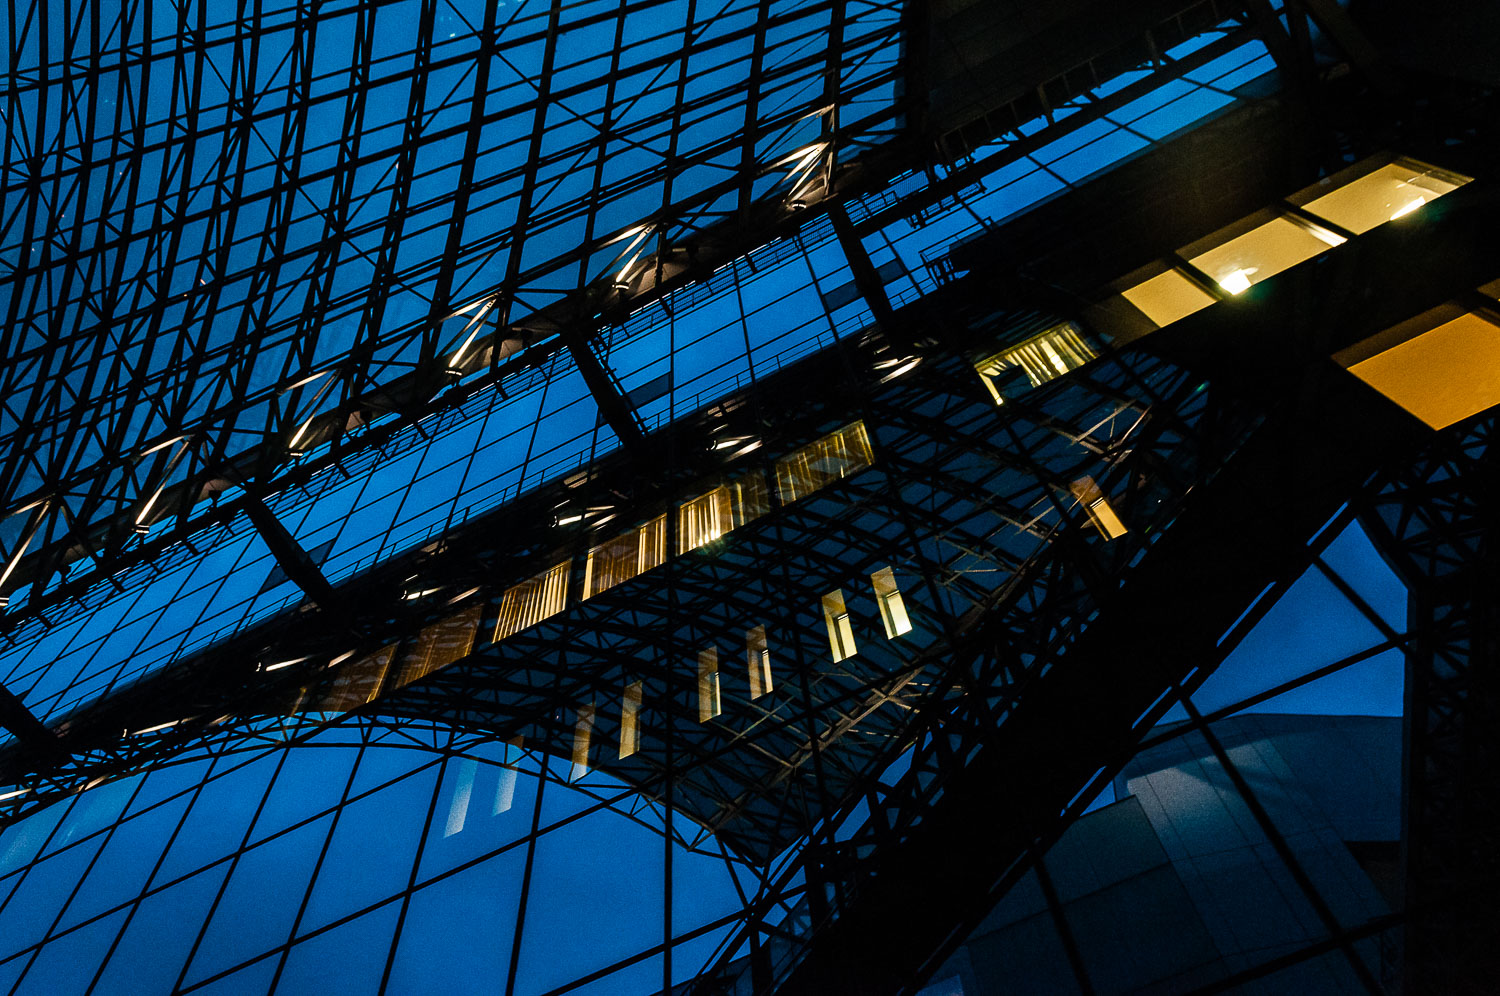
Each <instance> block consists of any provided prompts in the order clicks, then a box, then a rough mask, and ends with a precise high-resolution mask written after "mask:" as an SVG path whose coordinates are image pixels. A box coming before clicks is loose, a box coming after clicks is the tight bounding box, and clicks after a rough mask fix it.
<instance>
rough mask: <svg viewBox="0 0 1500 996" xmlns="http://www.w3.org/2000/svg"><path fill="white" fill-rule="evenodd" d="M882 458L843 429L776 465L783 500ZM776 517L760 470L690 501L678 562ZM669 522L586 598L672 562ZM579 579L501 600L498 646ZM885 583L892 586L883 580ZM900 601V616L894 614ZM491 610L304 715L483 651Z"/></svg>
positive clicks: (475, 609) (435, 629)
mask: <svg viewBox="0 0 1500 996" xmlns="http://www.w3.org/2000/svg"><path fill="white" fill-rule="evenodd" d="M874 460H875V454H874V450H873V449H872V447H871V445H870V437H869V433H868V432H867V431H866V429H865V426H864V423H863V422H852V423H850V424H849V425H846V426H843V427H842V428H839V429H836V430H835V431H833V432H831V433H829V434H828V435H826V436H823V437H822V438H820V439H818V440H816V441H814V442H813V443H811V444H809V445H808V446H805V447H803V448H801V449H799V450H796V451H795V452H793V453H791V454H789V455H787V456H785V457H782V458H781V459H779V460H777V461H776V465H775V469H774V474H775V478H776V482H777V490H778V492H779V494H780V496H781V501H782V503H783V504H787V503H790V502H794V501H797V500H798V499H800V498H803V497H805V496H807V495H809V494H811V493H813V492H814V491H816V490H818V489H819V488H823V487H826V486H828V485H830V484H833V483H834V482H836V481H839V480H842V479H843V478H845V477H848V476H850V475H852V474H856V473H858V472H859V471H861V470H864V469H866V468H868V467H870V466H872V465H873V464H874ZM769 510H770V501H769V497H768V494H767V490H766V483H765V478H764V477H763V476H762V475H761V474H760V472H759V471H753V472H750V473H747V474H744V475H742V476H740V477H739V478H737V479H735V480H733V481H730V482H729V483H726V484H722V485H720V486H719V487H716V488H714V489H713V490H711V491H708V492H707V493H705V494H701V495H699V496H697V497H695V498H692V499H689V500H688V501H685V502H682V503H681V504H679V505H678V506H677V508H676V510H675V515H676V527H677V535H676V544H675V548H676V555H677V556H682V555H684V554H687V553H690V552H692V551H693V550H697V549H699V548H701V547H704V546H706V545H708V544H709V543H712V542H714V541H715V540H717V539H720V538H721V537H723V536H724V535H726V534H727V533H729V532H731V531H732V530H734V529H735V528H737V527H739V526H742V525H744V524H745V523H747V522H751V521H753V520H755V519H757V518H759V517H760V516H762V515H764V514H766V512H768V511H769ZM667 519H668V515H666V514H663V515H659V516H657V517H656V518H654V519H651V520H649V521H647V522H645V523H643V524H641V525H639V526H636V527H634V528H632V529H629V530H627V531H625V532H623V533H620V534H618V535H616V536H613V537H611V538H609V539H607V540H605V541H604V542H603V543H600V544H598V545H597V546H594V547H593V548H591V549H590V550H589V551H588V554H587V555H586V556H585V558H584V571H583V591H582V598H583V599H589V598H592V597H594V596H595V595H598V594H599V593H600V592H603V591H606V590H607V589H609V588H612V587H614V586H615V585H617V584H620V583H622V582H624V581H628V580H630V579H631V578H633V577H636V576H638V575H641V574H644V573H645V572H647V571H649V570H651V569H652V568H655V567H659V566H661V565H662V564H663V563H665V562H666V560H667ZM572 573H573V561H572V560H571V559H569V560H564V561H561V562H559V563H556V564H553V565H552V566H551V567H549V568H547V569H546V570H544V571H542V572H541V573H539V574H536V575H534V576H532V577H529V578H527V579H526V580H524V581H521V582H519V583H517V584H514V585H511V586H510V587H508V588H506V589H505V591H504V592H503V593H502V594H501V596H500V607H499V612H498V617H497V619H496V622H495V629H494V634H493V639H494V640H495V641H500V640H503V639H505V638H506V637H509V636H511V635H513V634H515V633H519V632H520V631H522V630H524V629H528V628H530V627H532V626H535V625H536V624H537V623H540V622H542V621H543V620H545V619H549V618H551V617H552V616H555V615H557V614H558V613H560V612H562V611H563V610H564V609H565V608H567V606H568V588H569V579H570V578H571V577H572ZM875 577H876V580H875V585H876V596H877V601H879V603H880V605H881V612H882V615H883V616H887V615H888V614H889V613H892V612H894V613H896V614H897V615H896V616H892V617H891V618H899V620H900V626H902V627H904V628H899V629H893V625H894V624H893V623H891V622H890V621H889V620H888V621H887V625H886V629H887V633H888V635H892V636H894V635H896V633H897V632H906V631H907V630H909V629H910V623H909V622H907V621H906V615H905V609H904V608H901V605H900V593H899V591H895V588H894V586H895V581H894V577H893V576H890V572H889V570H888V569H887V570H886V571H885V574H884V575H880V574H877V575H876V576H875ZM882 577H884V578H885V580H880V578H882ZM882 585H885V586H886V587H885V588H882ZM885 590H889V591H894V592H895V594H894V596H891V595H882V594H881V592H882V591H885ZM835 594H837V593H835ZM841 597H842V596H840V598H841ZM892 597H894V603H893V604H894V605H895V606H896V608H895V609H889V608H888V604H891V600H892ZM482 612H483V608H482V606H480V605H478V604H476V605H473V606H470V607H469V608H466V609H464V610H463V611H461V612H458V613H456V614H454V615H452V616H449V617H447V618H445V619H441V620H439V621H437V622H435V623H432V624H431V625H429V626H426V627H424V628H423V629H422V630H421V631H420V632H418V634H417V636H416V638H415V639H413V640H412V641H411V642H410V644H409V646H408V647H407V648H406V650H405V652H404V653H403V654H402V655H401V656H400V657H399V658H398V657H397V653H396V651H397V646H396V645H394V644H393V645H391V646H388V647H383V648H381V649H380V650H377V651H375V652H374V653H372V654H369V655H367V656H365V657H363V658H360V659H359V660H357V661H354V662H353V663H350V664H348V665H346V666H344V667H343V668H342V669H341V670H340V672H339V674H338V676H337V677H336V678H335V679H334V680H333V682H332V684H331V685H329V686H328V687H327V689H326V691H323V692H321V693H319V694H317V695H315V696H313V698H312V699H311V700H310V701H304V702H302V703H299V708H310V709H313V710H316V711H321V712H339V713H342V712H347V711H349V710H350V709H355V708H358V707H359V706H362V705H365V704H367V703H369V702H371V701H373V700H374V699H375V698H376V697H377V696H380V695H383V694H388V693H389V692H391V691H394V690H395V689H398V688H401V687H404V686H405V685H408V684H410V683H411V682H413V681H417V680H419V679H421V678H425V677H426V676H427V675H429V674H431V673H432V672H434V671H436V670H438V669H439V668H441V667H444V666H446V665H447V664H451V663H452V662H453V661H456V660H459V659H460V658H463V657H466V656H468V654H469V653H470V652H471V651H472V650H473V648H474V641H475V639H476V635H477V632H478V629H479V623H480V618H481V615H482ZM830 632H831V631H830ZM756 634H758V635H756ZM752 638H753V639H751V643H750V645H749V649H748V650H747V652H748V653H750V655H751V658H752V661H753V662H757V661H758V664H756V663H752V668H751V670H752V678H751V689H752V694H751V697H752V698H757V697H759V696H760V695H761V694H764V693H765V692H768V691H770V690H771V672H770V664H769V654H768V652H767V650H766V641H765V631H764V628H760V629H758V630H754V631H752ZM757 641H758V642H757ZM850 646H851V647H852V637H851V641H850ZM850 652H852V649H851V651H850ZM844 656H848V655H847V654H842V655H840V654H837V653H836V654H835V658H836V659H842V658H843V657H844ZM335 663H337V662H335ZM757 667H758V668H759V670H756V669H757ZM714 673H717V670H716V669H715V671H714ZM757 689H758V690H757ZM715 715H717V713H715Z"/></svg>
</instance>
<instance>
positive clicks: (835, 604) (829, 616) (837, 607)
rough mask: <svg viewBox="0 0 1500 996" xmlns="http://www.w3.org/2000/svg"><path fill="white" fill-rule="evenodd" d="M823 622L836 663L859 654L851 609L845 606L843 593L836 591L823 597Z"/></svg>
mask: <svg viewBox="0 0 1500 996" xmlns="http://www.w3.org/2000/svg"><path fill="white" fill-rule="evenodd" d="M823 622H824V624H825V625H826V626H827V627H828V646H829V649H830V650H832V651H833V659H834V661H835V662H838V661H841V660H845V659H847V658H849V657H853V656H854V655H855V654H856V653H858V647H856V646H855V643H854V625H853V624H852V623H851V622H850V621H849V609H848V607H847V606H845V604H844V593H843V592H842V591H840V590H838V589H834V590H833V591H830V592H829V593H828V594H826V595H824V596H823Z"/></svg>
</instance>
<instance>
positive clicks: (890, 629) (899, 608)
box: [870, 567, 911, 639]
mask: <svg viewBox="0 0 1500 996" xmlns="http://www.w3.org/2000/svg"><path fill="white" fill-rule="evenodd" d="M870 584H872V585H873V586H874V587H875V601H876V602H877V603H879V605H880V621H881V622H883V623H885V635H886V636H887V637H888V638H890V639H895V638H896V637H898V636H900V635H901V634H902V633H910V632H911V620H910V619H909V618H907V615H906V603H905V602H903V601H902V600H901V589H900V588H899V587H898V586H897V585H896V574H895V572H894V571H892V570H891V569H890V568H889V567H882V568H881V569H880V570H878V571H876V572H875V573H874V574H871V575H870Z"/></svg>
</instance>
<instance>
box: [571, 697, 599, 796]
mask: <svg viewBox="0 0 1500 996" xmlns="http://www.w3.org/2000/svg"><path fill="white" fill-rule="evenodd" d="M593 738H594V707H593V706H591V705H585V706H579V707H578V722H577V723H576V724H574V726H573V769H572V770H571V771H569V772H568V781H570V782H576V781H577V780H578V779H580V778H582V777H583V776H584V775H586V774H588V773H589V743H590V741H591V740H593Z"/></svg>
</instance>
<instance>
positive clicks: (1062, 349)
mask: <svg viewBox="0 0 1500 996" xmlns="http://www.w3.org/2000/svg"><path fill="white" fill-rule="evenodd" d="M1095 355H1097V354H1095V352H1094V350H1093V349H1092V348H1091V347H1090V346H1089V344H1088V343H1087V342H1085V341H1084V339H1083V335H1082V329H1080V328H1079V327H1078V326H1077V325H1075V324H1074V323H1072V322H1064V323H1063V324H1061V325H1058V326H1055V327H1054V328H1050V329H1048V330H1047V331H1045V332H1043V333H1041V334H1040V335H1034V336H1032V337H1031V338H1030V339H1027V340H1025V341H1024V342H1020V343H1017V344H1016V345H1014V346H1011V347H1010V348H1008V349H1005V350H1002V351H1001V352H999V353H996V354H995V355H993V356H989V357H986V358H985V359H982V360H980V361H979V362H978V363H976V364H975V365H974V368H975V369H976V370H978V371H979V376H980V377H981V378H982V379H983V380H984V386H985V387H987V388H989V390H990V394H992V395H993V396H994V398H995V401H996V403H1001V402H1003V401H1004V400H1005V399H1004V397H1003V395H1002V394H1001V392H1000V384H999V383H998V381H999V379H1000V377H1001V375H1002V374H1003V373H1004V372H1005V371H1007V370H1010V369H1012V368H1014V369H1019V370H1021V371H1023V372H1024V373H1025V374H1026V380H1027V381H1028V382H1029V383H1030V385H1031V386H1032V387H1038V386H1040V385H1042V384H1045V383H1047V382H1048V381H1049V380H1056V379H1057V378H1058V377H1061V376H1062V375H1063V374H1065V373H1067V372H1068V371H1069V370H1077V369H1078V368H1079V367H1081V366H1083V365H1084V364H1085V363H1087V362H1088V361H1089V360H1092V359H1093V358H1094V357H1095Z"/></svg>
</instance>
